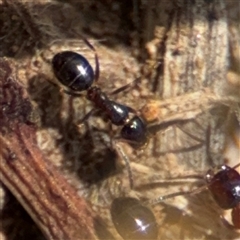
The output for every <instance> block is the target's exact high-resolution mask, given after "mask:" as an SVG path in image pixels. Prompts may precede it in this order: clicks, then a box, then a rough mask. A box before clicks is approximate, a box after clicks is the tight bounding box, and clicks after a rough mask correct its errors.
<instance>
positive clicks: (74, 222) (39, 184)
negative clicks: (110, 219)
mask: <svg viewBox="0 0 240 240" xmlns="http://www.w3.org/2000/svg"><path fill="white" fill-rule="evenodd" d="M0 69H1V70H0V106H1V109H0V132H1V135H0V180H1V181H2V182H3V183H4V184H5V185H6V186H7V187H8V188H9V190H10V191H11V192H12V193H13V195H14V196H15V197H16V198H17V199H18V201H19V202H20V203H21V204H22V205H23V206H24V208H25V209H26V210H27V212H28V213H29V214H30V216H31V217H32V218H33V219H34V221H35V223H36V224H37V225H38V226H39V227H40V229H41V230H42V232H43V233H44V235H45V236H46V237H47V239H97V236H96V232H95V229H96V227H101V223H100V221H99V220H97V219H96V215H95V214H94V213H93V212H92V210H91V209H90V207H89V206H88V205H87V203H86V202H85V200H84V199H82V198H80V197H79V196H78V195H77V193H76V191H75V190H74V189H73V188H72V187H71V186H70V185H69V184H68V183H67V182H66V180H65V179H64V178H63V176H62V175H61V174H60V173H59V172H58V171H57V170H56V169H55V168H54V166H52V164H51V163H50V162H49V161H48V160H47V159H46V158H44V156H43V154H42V153H41V151H40V149H39V148H38V146H37V143H36V138H35V133H36V126H35V124H34V122H35V119H36V118H35V117H34V116H35V115H34V114H33V109H32V106H31V103H30V101H29V99H28V96H27V94H26V93H25V92H24V91H23V88H22V87H21V86H20V84H19V83H18V82H17V80H16V79H14V78H13V74H12V72H11V65H10V64H9V62H8V61H1V62H0Z"/></svg>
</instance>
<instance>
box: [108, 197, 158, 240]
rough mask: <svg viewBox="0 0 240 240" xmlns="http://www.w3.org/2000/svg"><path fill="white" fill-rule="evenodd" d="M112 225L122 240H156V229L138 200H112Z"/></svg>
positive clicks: (150, 213)
mask: <svg viewBox="0 0 240 240" xmlns="http://www.w3.org/2000/svg"><path fill="white" fill-rule="evenodd" d="M111 215H112V221H113V224H114V226H115V228H116V230H117V231H118V233H119V234H120V235H121V236H122V237H123V238H124V239H126V240H127V239H132V240H133V239H136V240H137V239H149V240H150V239H152V240H154V239H156V238H157V235H158V227H157V223H156V219H155V217H154V215H153V213H152V212H151V211H150V209H149V208H147V207H146V206H144V205H142V204H141V203H140V201H139V200H137V199H135V198H130V197H120V198H116V199H114V200H113V203H112V206H111Z"/></svg>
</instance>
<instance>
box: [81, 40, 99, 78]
mask: <svg viewBox="0 0 240 240" xmlns="http://www.w3.org/2000/svg"><path fill="white" fill-rule="evenodd" d="M83 41H84V42H85V43H86V45H87V46H88V47H89V48H90V49H91V50H92V51H93V52H94V54H95V81H96V82H97V81H98V79H99V77H100V64H99V60H98V54H97V51H96V49H95V48H94V46H93V45H92V44H91V43H90V42H89V41H88V40H87V39H86V38H83Z"/></svg>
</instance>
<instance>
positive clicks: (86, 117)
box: [77, 108, 97, 125]
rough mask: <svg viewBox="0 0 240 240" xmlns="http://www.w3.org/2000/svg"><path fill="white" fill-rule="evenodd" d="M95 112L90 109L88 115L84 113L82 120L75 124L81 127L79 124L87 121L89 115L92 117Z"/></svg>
mask: <svg viewBox="0 0 240 240" xmlns="http://www.w3.org/2000/svg"><path fill="white" fill-rule="evenodd" d="M96 111H97V110H96V109H94V108H93V109H91V110H90V111H89V112H88V113H86V115H85V116H84V117H83V118H82V119H80V120H79V121H78V122H77V125H81V124H83V123H84V122H85V121H87V119H88V118H89V117H90V116H91V115H93V114H94V113H95V112H96Z"/></svg>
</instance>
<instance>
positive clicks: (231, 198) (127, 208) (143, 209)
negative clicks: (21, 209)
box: [110, 164, 240, 239]
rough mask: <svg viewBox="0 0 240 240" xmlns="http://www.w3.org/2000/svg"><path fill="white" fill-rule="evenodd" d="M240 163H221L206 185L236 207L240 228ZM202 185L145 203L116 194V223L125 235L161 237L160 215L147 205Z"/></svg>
mask: <svg viewBox="0 0 240 240" xmlns="http://www.w3.org/2000/svg"><path fill="white" fill-rule="evenodd" d="M239 166H240V164H238V165H236V166H235V167H233V168H231V167H229V166H227V165H221V166H220V167H219V168H218V171H217V172H214V171H213V170H209V171H208V172H207V173H206V175H205V180H206V184H207V185H206V186H204V188H205V187H207V188H208V190H209V191H210V193H211V194H212V196H213V198H214V200H215V201H216V203H217V204H218V205H219V207H220V208H222V209H224V210H227V209H232V223H233V228H235V229H240V174H239V173H238V172H237V171H236V170H235V168H237V167H239ZM200 189H201V188H198V189H195V190H192V191H185V192H184V191H183V192H176V193H172V194H168V195H165V196H161V197H158V198H156V199H153V200H149V201H147V202H144V203H141V202H140V200H138V199H135V198H129V197H120V198H116V199H114V200H113V202H112V206H111V210H110V211H111V216H112V221H113V224H114V226H115V228H116V230H117V231H118V233H119V234H120V235H121V236H122V237H123V239H157V236H158V228H157V223H156V219H155V217H154V215H153V213H152V212H151V210H150V209H149V208H148V207H147V205H155V204H158V203H160V202H163V201H165V200H167V199H169V198H173V197H177V196H181V195H190V194H194V193H196V192H199V190H200Z"/></svg>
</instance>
